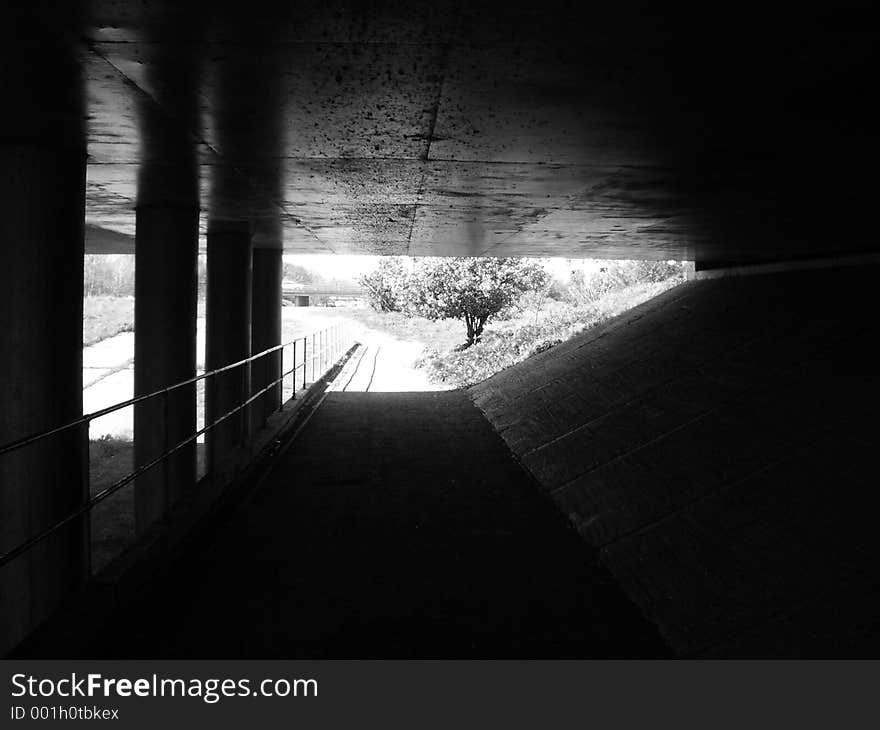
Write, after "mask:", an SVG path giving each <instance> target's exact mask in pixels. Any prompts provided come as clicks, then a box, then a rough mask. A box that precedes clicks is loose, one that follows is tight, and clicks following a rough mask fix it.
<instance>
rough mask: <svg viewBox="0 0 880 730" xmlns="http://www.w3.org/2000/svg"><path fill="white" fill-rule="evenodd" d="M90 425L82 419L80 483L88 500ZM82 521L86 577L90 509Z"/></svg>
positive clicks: (89, 565)
mask: <svg viewBox="0 0 880 730" xmlns="http://www.w3.org/2000/svg"><path fill="white" fill-rule="evenodd" d="M91 427H92V422H91V421H88V420H87V421H83V424H82V483H83V492H84V495H85V498H86V499H87V500H88V499H90V498H91V496H92V464H91V459H92V455H91V449H90V446H91V442H90V438H89V436H90V431H91ZM82 519H83V522H82V536H83V537H82V539H83V550H82V554H83V574H84V575H85V576H86V577H89V576H91V574H92V510H88V511H87V512H86V513H85V514H84V515H83V518H82Z"/></svg>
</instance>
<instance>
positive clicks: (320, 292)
mask: <svg viewBox="0 0 880 730" xmlns="http://www.w3.org/2000/svg"><path fill="white" fill-rule="evenodd" d="M281 293H282V296H288V297H290V296H310V297H362V296H364V295H365V292H364V290H363V289H362V288H361V287H359V286H353V285H351V284H348V285H343V284H298V283H296V282H290V281H285V282H283V283H282V285H281Z"/></svg>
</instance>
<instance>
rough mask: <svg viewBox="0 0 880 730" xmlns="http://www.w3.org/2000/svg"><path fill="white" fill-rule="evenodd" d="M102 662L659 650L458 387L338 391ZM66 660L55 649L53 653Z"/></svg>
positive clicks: (87, 649)
mask: <svg viewBox="0 0 880 730" xmlns="http://www.w3.org/2000/svg"><path fill="white" fill-rule="evenodd" d="M169 570H170V572H167V573H165V574H164V575H163V576H161V577H160V578H159V579H157V580H156V581H155V582H154V583H153V584H152V585H149V586H148V587H147V588H146V589H145V590H144V595H143V596H141V597H138V598H137V599H136V600H135V601H134V605H133V606H131V607H129V608H127V609H126V610H125V612H124V616H122V618H121V619H120V621H119V623H118V625H117V626H101V627H92V628H91V630H88V629H87V628H86V627H82V626H78V627H77V630H76V635H77V637H78V640H79V641H81V642H82V646H81V647H80V649H79V651H80V652H82V653H83V654H87V655H89V656H92V657H97V656H115V657H120V658H126V657H138V658H146V657H202V658H205V657H224V658H230V657H238V656H250V657H288V658H295V657H505V656H512V657H534V656H547V657H563V656H573V657H588V656H608V655H611V656H650V655H656V654H658V653H662V652H663V651H664V649H663V647H662V645H660V643H659V640H658V639H657V638H656V635H655V633H654V631H653V629H652V628H651V627H650V626H649V625H648V624H647V623H646V622H644V621H643V620H642V619H641V617H640V616H639V615H638V614H637V613H636V612H635V611H634V610H633V608H632V606H631V604H629V602H628V601H627V600H625V599H624V598H623V596H622V594H621V592H620V591H619V590H618V589H617V588H616V586H615V585H614V584H613V583H612V581H611V580H610V578H609V577H608V576H607V574H606V573H605V572H604V571H603V570H602V569H600V568H597V567H595V566H594V564H593V563H592V562H591V556H590V555H589V554H588V552H587V551H586V549H585V546H584V545H583V543H582V542H581V541H580V540H579V539H578V537H577V536H576V535H575V534H574V532H573V531H571V530H569V529H568V528H567V527H566V525H565V524H564V523H563V521H562V519H561V517H560V516H559V515H558V513H557V512H556V511H555V510H554V509H553V508H552V507H551V506H550V505H549V504H548V503H547V502H546V501H545V500H543V499H542V498H541V497H540V496H539V495H538V492H537V489H536V487H535V486H534V484H533V483H532V482H531V481H530V480H529V478H528V477H527V476H526V474H525V473H524V472H523V471H522V469H521V468H520V467H519V465H518V464H517V463H516V462H515V461H514V460H513V459H512V457H511V455H510V453H509V451H508V450H507V448H506V447H505V445H504V444H503V442H502V441H501V439H500V438H499V437H498V436H497V434H496V433H495V432H494V430H493V429H492V427H491V426H490V425H489V423H488V422H487V421H486V420H485V418H484V417H483V416H482V414H481V413H480V412H479V411H478V410H477V409H476V408H475V406H474V405H473V404H472V403H471V401H470V399H469V398H468V397H467V395H466V394H465V393H463V392H461V391H451V392H441V393H349V392H335V393H329V394H328V395H327V396H326V398H325V400H324V401H323V403H322V405H321V406H320V407H319V408H318V409H317V410H316V411H315V412H314V414H313V416H312V418H311V420H310V421H309V422H308V423H307V425H306V427H305V428H304V429H303V430H302V432H301V433H300V435H299V437H298V438H297V439H296V440H295V441H294V442H293V443H292V445H291V446H290V447H289V448H288V449H287V450H286V451H285V452H282V453H281V455H280V456H279V457H277V462H276V466H275V467H274V469H273V471H272V472H271V473H270V475H269V477H268V478H267V479H266V481H264V483H263V485H262V487H261V488H260V489H259V491H258V492H257V493H256V495H255V496H254V497H253V498H252V500H251V501H249V502H247V503H246V504H245V505H243V506H240V507H238V508H237V509H236V510H235V511H234V513H232V514H231V515H230V516H228V517H226V518H225V520H224V521H222V522H221V523H220V524H216V525H214V526H213V528H212V529H211V530H209V531H208V532H206V533H203V534H202V535H201V536H200V538H199V540H198V541H194V545H193V546H192V547H191V548H190V549H189V552H186V553H184V554H183V555H182V556H179V557H178V559H176V560H175V561H174V567H173V568H171V569H169ZM47 651H50V652H54V654H53V655H57V656H62V655H63V656H67V655H70V653H71V652H72V653H74V654H75V653H77V650H76V649H73V650H68V649H67V648H66V647H65V648H64V649H63V650H62V649H61V648H60V645H59V644H58V643H57V642H53V643H52V648H51V649H50V650H47Z"/></svg>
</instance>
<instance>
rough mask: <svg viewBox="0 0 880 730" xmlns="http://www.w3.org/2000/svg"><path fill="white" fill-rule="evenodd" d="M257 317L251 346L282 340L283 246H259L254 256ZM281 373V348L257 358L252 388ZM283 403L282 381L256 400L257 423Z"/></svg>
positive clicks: (256, 349)
mask: <svg viewBox="0 0 880 730" xmlns="http://www.w3.org/2000/svg"><path fill="white" fill-rule="evenodd" d="M253 268H254V272H253V319H252V323H251V350H252V352H254V353H257V352H262V351H263V350H267V349H269V348H270V347H274V346H275V345H280V344H281V249H271V248H255V249H254V256H253ZM280 376H281V352H280V351H279V352H276V353H273V354H271V355H267V356H266V357H263V358H261V359H260V360H259V361H258V362H255V363H254V364H253V366H252V367H251V381H252V385H251V391H252V392H254V393H256V392H257V391H259V390H262V389H263V388H265V387H267V386H268V385H269V383H271V382H272V381H273V380H275V379H277V378H279V377H280ZM279 405H281V384H280V383H279V384H278V385H277V386H275V387H273V388H272V389H271V390H269V391H268V392H267V393H266V394H265V396H264V397H263V398H261V399H260V400H258V401H256V402H255V408H254V409H253V424H254V426H255V427H256V428H261V427H262V426H264V425H265V422H266V418H267V417H268V416H269V415H270V414H271V413H272V412H273V411H275V410H277V409H278V407H279Z"/></svg>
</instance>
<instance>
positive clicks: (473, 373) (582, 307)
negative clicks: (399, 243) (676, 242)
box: [416, 277, 681, 387]
mask: <svg viewBox="0 0 880 730" xmlns="http://www.w3.org/2000/svg"><path fill="white" fill-rule="evenodd" d="M679 281H681V278H679V277H671V278H668V279H665V280H662V281H660V282H653V283H642V284H631V285H629V286H624V287H621V288H620V289H616V290H609V291H607V292H606V293H605V294H603V295H601V296H598V297H597V298H595V299H593V300H591V301H589V302H585V303H583V304H574V303H572V302H571V301H558V300H554V299H550V298H547V299H546V300H545V301H544V303H543V304H542V305H541V308H540V309H538V310H531V311H529V310H528V309H526V308H523V309H520V310H519V313H518V314H517V313H516V312H510V313H509V318H508V319H504V320H499V321H498V322H496V325H495V327H494V328H493V329H492V330H491V331H490V332H487V333H486V335H485V336H484V337H483V339H482V341H481V342H479V343H477V344H476V345H474V346H473V347H471V348H469V349H467V350H459V351H456V350H452V351H443V350H440V349H437V348H429V349H427V350H426V352H425V355H424V356H423V357H422V358H421V359H420V360H419V361H418V362H417V363H416V365H417V367H421V368H424V369H425V370H426V371H427V374H428V378H429V379H430V380H431V381H433V382H436V383H445V384H447V385H451V386H453V387H463V386H468V385H473V384H474V383H478V382H480V381H481V380H485V379H486V378H488V377H490V376H491V375H494V374H495V373H497V372H499V371H501V370H503V369H505V368H508V367H510V366H511V365H515V364H516V363H518V362H522V361H523V360H525V359H526V358H527V357H529V356H531V355H534V354H537V353H539V352H543V351H544V350H548V349H550V348H551V347H554V346H555V345H558V344H560V343H561V342H564V341H565V340H568V339H570V338H571V337H573V336H574V335H576V334H578V333H579V332H582V331H583V330H585V329H588V328H590V327H594V326H596V325H598V324H601V323H602V322H604V321H606V320H607V319H610V318H611V317H614V316H616V315H618V314H621V313H623V312H625V311H627V310H628V309H631V308H632V307H635V306H637V305H638V304H641V303H642V302H644V301H647V300H648V299H650V298H651V297H654V296H656V295H657V294H659V293H660V292H661V291H663V290H664V289H668V288H669V287H671V286H674V285H675V284H677V283H678V282H679Z"/></svg>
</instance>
